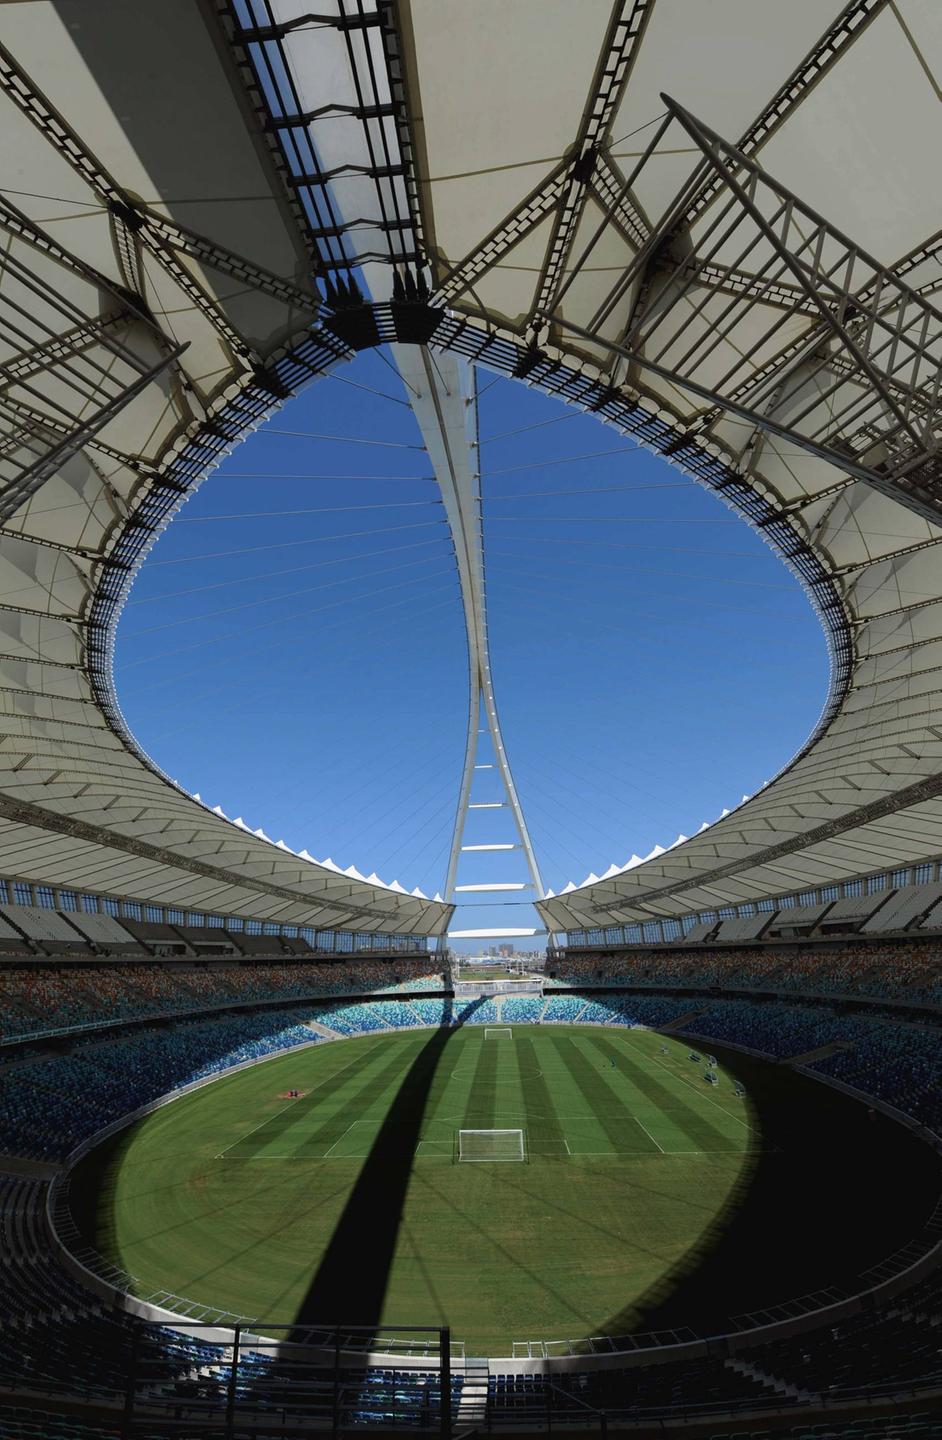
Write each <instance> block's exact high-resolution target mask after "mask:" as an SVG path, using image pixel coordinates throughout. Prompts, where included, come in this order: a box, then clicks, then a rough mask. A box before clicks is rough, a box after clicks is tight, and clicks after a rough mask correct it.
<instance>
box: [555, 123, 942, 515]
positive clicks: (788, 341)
mask: <svg viewBox="0 0 942 1440" xmlns="http://www.w3.org/2000/svg"><path fill="white" fill-rule="evenodd" d="M663 99H664V103H665V105H666V106H667V114H666V117H665V120H664V122H663V123H662V124H661V125H660V126H659V127H658V130H657V132H656V134H655V137H654V140H653V141H652V142H651V144H650V146H649V147H648V149H647V150H646V152H645V154H644V155H643V156H642V158H641V160H640V161H639V162H638V165H637V166H636V167H635V169H634V170H633V172H632V173H631V174H630V175H629V176H628V177H627V178H626V180H625V183H624V186H623V189H622V192H621V193H622V194H623V195H624V196H626V197H630V196H631V195H632V193H633V188H634V186H635V184H636V183H637V182H638V180H639V178H640V176H641V172H642V171H643V168H644V166H645V165H647V164H651V163H654V162H655V160H656V157H657V154H658V151H659V149H661V148H665V149H666V148H669V147H670V146H671V145H676V144H677V136H678V132H680V134H681V135H686V136H689V137H690V139H692V140H693V141H694V142H695V143H696V145H697V146H698V148H699V149H700V150H701V151H702V153H703V164H702V165H701V166H700V167H698V169H697V170H696V171H695V173H694V175H693V177H692V179H691V180H690V181H689V182H688V184H687V185H686V186H685V187H684V189H683V191H682V192H681V194H680V195H679V196H678V197H677V199H676V200H675V202H674V203H673V204H672V205H670V206H669V207H668V209H667V211H666V213H665V215H664V217H663V218H662V219H661V220H660V221H659V223H658V224H657V225H656V226H655V227H654V228H653V229H652V230H651V231H650V233H649V234H648V235H647V237H646V239H645V240H644V243H643V244H641V245H640V246H639V248H638V252H637V254H636V255H635V257H634V259H633V260H632V261H631V263H630V264H629V265H628V266H626V268H625V270H624V272H623V273H622V274H621V275H619V277H618V279H617V280H616V282H615V284H614V285H613V286H612V287H611V289H610V290H609V292H608V293H607V294H606V295H605V296H604V298H603V299H602V301H601V303H600V304H599V305H598V306H597V307H596V309H595V311H594V313H593V314H592V315H591V317H590V318H589V319H588V321H587V323H586V325H585V326H584V327H582V326H577V325H574V324H572V323H571V322H569V321H567V320H566V319H565V318H564V317H563V316H561V315H559V314H556V313H554V314H553V315H548V316H546V320H547V322H548V324H549V326H550V327H551V328H552V327H553V325H554V322H555V324H556V325H557V326H558V327H559V329H560V330H561V331H563V332H565V333H568V334H571V335H575V336H577V337H578V338H580V339H582V340H590V341H598V340H600V339H601V340H602V341H603V343H606V344H611V348H612V351H613V353H614V354H615V355H617V356H618V357H619V358H620V359H621V360H623V361H625V362H626V366H627V369H626V371H625V374H626V375H630V374H631V370H632V368H633V367H634V368H635V369H637V368H640V369H642V370H645V371H649V372H651V373H652V374H654V375H657V376H659V377H660V378H662V379H665V380H668V381H670V382H671V383H673V384H675V385H680V386H682V387H683V388H685V389H687V390H689V391H690V393H691V395H693V396H695V397H696V398H697V399H699V400H701V401H703V402H705V403H706V405H707V406H709V407H710V410H708V411H707V412H706V414H705V415H704V416H703V417H702V418H701V419H700V420H699V421H698V422H697V423H696V429H703V428H706V426H707V425H708V424H709V421H710V419H711V418H715V416H716V414H717V413H718V412H723V413H726V414H729V415H735V416H738V417H739V418H740V419H743V420H745V421H747V422H748V423H749V424H750V425H751V426H753V427H754V431H753V434H752V435H751V436H750V439H749V440H748V441H747V443H746V446H745V447H743V452H742V454H741V456H740V464H742V463H743V461H744V460H745V462H746V463H747V464H748V452H749V450H750V449H751V447H752V446H753V445H754V444H755V436H756V432H760V431H761V432H764V433H768V434H772V435H776V436H778V437H779V438H781V439H784V440H790V441H792V442H794V443H795V444H796V445H800V446H802V447H803V448H804V449H807V450H808V451H809V453H811V454H813V455H817V456H819V457H820V458H821V459H824V460H827V461H829V462H830V463H831V464H833V465H835V466H838V467H840V468H841V469H843V470H846V471H847V473H848V474H851V475H854V476H856V477H857V478H859V479H861V480H865V481H866V482H867V483H868V484H869V485H871V486H873V487H874V488H875V489H877V490H880V491H881V492H882V493H884V494H887V495H889V496H891V497H892V498H894V499H898V500H901V501H902V502H903V503H904V504H907V505H908V506H910V508H912V509H913V510H914V511H915V512H916V513H917V514H920V515H923V516H924V517H925V518H926V519H928V520H930V521H938V520H939V519H940V517H942V467H940V462H939V457H938V450H939V445H940V442H942V413H940V404H939V386H940V378H942V310H940V309H939V308H937V307H936V306H935V305H934V304H933V303H932V302H931V300H929V299H928V298H926V296H924V295H920V294H919V293H918V292H916V291H914V290H913V289H911V288H910V287H909V286H908V285H907V284H906V283H905V281H904V280H902V279H900V278H899V276H897V275H896V274H895V273H894V272H893V271H892V270H890V269H888V268H887V267H885V266H882V265H880V264H879V262H878V261H876V260H874V259H873V258H872V257H871V256H869V255H868V254H867V253H866V251H864V250H863V249H861V247H860V246H859V245H858V244H857V243H855V242H854V241H853V240H850V239H848V238H847V236H845V235H842V234H841V233H840V231H838V230H835V229H834V227H833V226H831V225H829V224H828V222H827V221H826V220H824V219H822V217H821V216H820V215H818V214H817V213H816V212H815V211H813V210H811V209H810V208H809V207H808V206H807V205H804V204H802V202H801V201H800V200H799V199H798V198H797V197H796V196H795V195H793V194H792V193H791V192H790V191H789V190H787V189H786V188H785V187H784V186H783V185H780V184H779V183H778V182H776V181H775V180H774V179H773V178H772V177H771V176H769V175H768V174H767V173H766V172H765V171H763V170H762V169H760V167H759V166H758V165H757V164H756V162H755V161H753V160H751V159H750V158H749V157H748V156H745V155H743V154H742V152H741V151H738V150H736V149H734V147H733V146H731V145H729V144H727V143H726V141H724V140H723V139H722V138H721V137H720V136H718V135H717V134H715V132H714V131H712V130H710V129H709V128H708V127H707V126H705V125H704V124H702V122H701V121H699V120H696V119H695V118H694V117H693V116H692V115H691V114H689V113H688V112H687V111H685V110H684V109H683V108H682V107H681V106H679V105H678V104H677V103H676V102H675V101H673V100H671V99H670V98H669V97H667V96H664V97H663ZM704 193H708V194H709V195H710V205H709V208H708V209H706V210H704V211H700V212H698V211H697V201H698V198H699V197H700V196H701V195H703V194H704ZM616 206H617V200H616V201H613V204H612V205H611V206H609V207H608V210H607V213H606V215H605V216H604V217H603V219H602V221H601V222H600V225H599V227H598V229H597V230H596V231H595V233H594V235H593V236H592V238H591V239H590V240H589V242H588V244H587V245H586V246H585V249H584V250H583V252H582V254H581V255H580V256H579V258H578V261H577V262H576V263H575V264H574V265H573V266H572V268H571V270H570V273H569V275H568V277H567V280H566V283H565V286H564V287H563V288H562V289H561V290H560V291H559V292H558V293H557V295H556V301H557V303H559V302H560V301H561V300H562V299H563V297H564V295H565V291H566V289H568V287H569V286H571V285H572V284H573V283H574V282H575V280H576V278H577V277H578V275H579V274H580V272H581V270H582V268H583V267H584V266H585V264H586V263H587V262H588V261H589V259H590V257H591V255H592V253H593V250H594V249H595V247H596V245H597V244H598V241H599V240H600V239H601V237H602V234H603V233H604V231H605V229H606V228H607V227H608V226H609V225H611V224H613V223H615V221H614V219H613V212H614V211H615V209H616ZM691 215H694V216H695V217H696V218H694V219H693V220H692V222H691V221H690V220H689V218H688V217H690V216H691ZM717 290H719V291H720V292H726V298H725V303H723V304H722V305H721V306H720V307H719V309H716V308H715V307H714V308H713V310H712V312H711V314H710V317H709V321H708V322H706V321H705V320H704V316H705V314H706V312H707V309H708V307H709V306H710V301H711V299H712V298H713V297H714V295H715V294H716V292H717ZM759 307H769V309H770V310H771V313H770V314H769V315H768V316H767V317H766V318H765V323H764V324H763V323H760V324H757V320H756V311H757V308H759ZM618 314H622V315H624V314H627V317H628V319H627V324H625V326H624V329H623V332H622V333H621V334H620V336H619V338H618V341H617V343H614V342H608V341H606V340H605V338H604V337H605V333H606V326H607V324H608V322H610V320H611V318H612V317H613V316H614V315H618ZM796 322H798V323H799V324H800V326H801V330H802V333H801V336H800V338H799V339H797V340H796V339H795V338H794V331H795V328H796ZM711 412H712V416H711Z"/></svg>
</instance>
